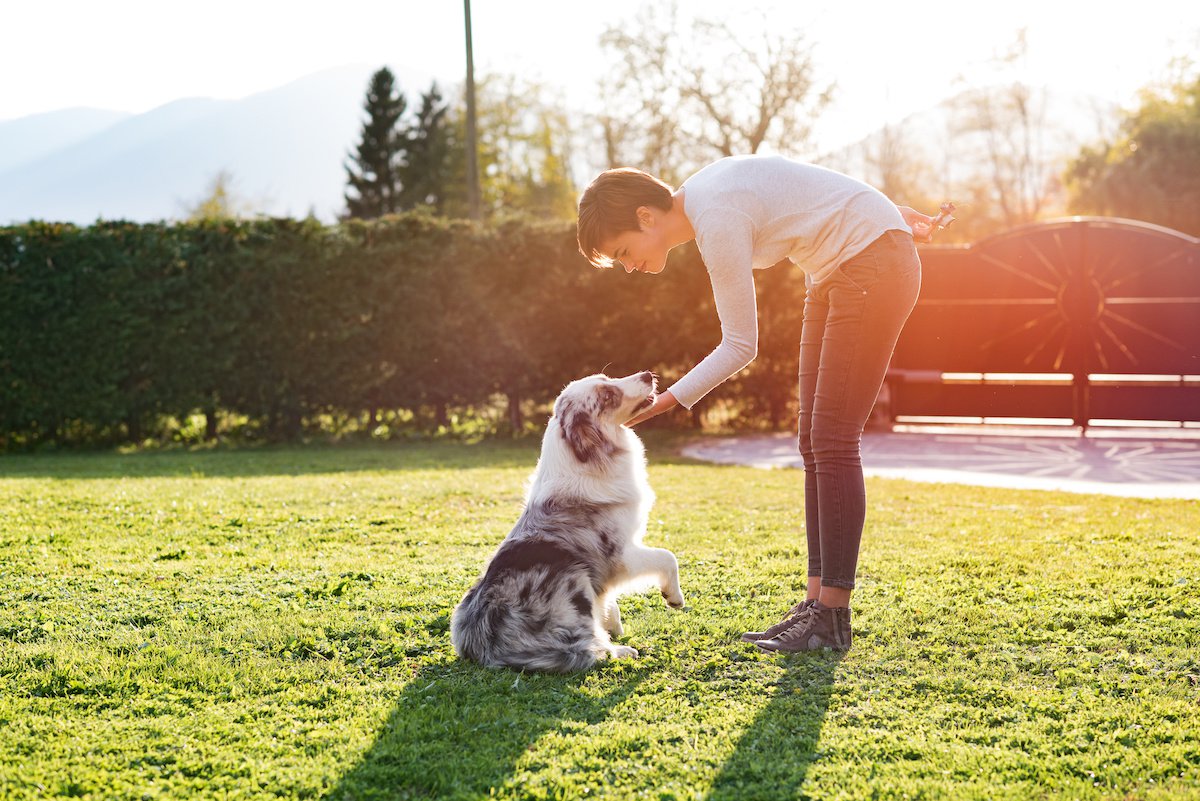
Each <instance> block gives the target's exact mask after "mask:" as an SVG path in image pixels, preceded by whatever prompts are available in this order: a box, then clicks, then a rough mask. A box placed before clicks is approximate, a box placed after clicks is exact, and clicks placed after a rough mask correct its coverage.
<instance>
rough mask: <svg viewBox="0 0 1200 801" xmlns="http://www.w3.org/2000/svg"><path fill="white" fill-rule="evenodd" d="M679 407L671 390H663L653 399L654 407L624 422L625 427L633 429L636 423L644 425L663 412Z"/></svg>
mask: <svg viewBox="0 0 1200 801" xmlns="http://www.w3.org/2000/svg"><path fill="white" fill-rule="evenodd" d="M678 405H679V401H677V400H675V396H674V395H672V394H671V390H669V389H668V390H664V391H663V392H660V393H658V397H656V398H655V399H654V405H653V406H651V407H650V408H649V409H646V410H645V411H644V412H642V413H641V414H639V415H636V416H634V417H632V418H630V419H629V420H628V421H626V423H625V425H627V426H629V427H630V428H633V427H634V426H636V425H637V424H638V423H644V422H645V421H647V420H649V419H650V418H651V417H657V416H658V415H660V414H662V413H663V412H669V411H671V410H672V409H674V408H675V407H676V406H678Z"/></svg>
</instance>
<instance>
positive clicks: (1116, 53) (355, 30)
mask: <svg viewBox="0 0 1200 801" xmlns="http://www.w3.org/2000/svg"><path fill="white" fill-rule="evenodd" d="M666 1H667V0H663V2H666ZM642 2H643V0H601V1H600V2H595V1H594V0H593V1H590V2H573V1H572V0H474V2H473V3H472V6H473V8H472V12H473V18H474V34H475V54H476V55H475V59H476V69H477V71H479V72H482V71H488V70H492V71H498V72H512V73H517V74H521V75H525V76H528V77H533V78H539V79H541V80H544V81H550V82H556V83H559V84H562V85H563V87H564V90H565V92H566V95H567V98H568V100H569V101H570V102H571V103H572V104H573V105H575V106H576V107H582V106H584V105H585V104H586V103H587V101H588V98H589V96H590V94H591V92H592V90H593V88H594V87H595V86H596V83H597V80H598V79H599V78H600V77H601V76H602V74H603V72H604V64H605V62H604V58H603V56H602V53H601V51H600V48H599V45H598V38H599V35H600V33H601V32H602V31H603V30H604V29H605V28H606V27H607V26H609V25H612V24H618V23H621V22H622V21H628V20H631V19H632V18H633V16H634V14H635V13H636V11H637V9H638V7H639V6H640V5H641V3H642ZM6 6H7V7H6V8H5V9H4V12H3V17H4V26H5V29H6V31H5V37H4V38H5V42H4V47H3V48H0V75H3V76H4V79H3V84H2V86H3V89H2V90H0V120H6V119H12V118H16V117H21V116H25V115H28V114H34V113H38V112H43V111H50V110H54V109H59V108H68V107H74V106H88V107H96V108H107V109H116V110H122V111H132V112H140V111H146V110H149V109H151V108H153V107H155V106H158V105H161V104H163V103H166V102H168V101H170V100H173V99H177V98H180V97H197V96H200V97H216V98H238V97H244V96H246V95H249V94H253V93H255V92H259V91H263V90H266V89H270V88H274V87H276V86H279V85H282V84H284V83H287V82H289V81H291V80H293V79H296V78H299V77H302V76H304V75H307V74H309V73H313V72H317V71H319V70H322V69H325V68H328V67H334V66H341V65H344V64H350V63H363V64H370V65H382V64H388V65H390V66H392V67H393V68H395V69H397V71H398V72H399V73H401V74H413V73H417V74H422V75H427V76H430V77H437V78H439V79H440V80H442V81H443V82H455V81H459V80H461V77H462V75H463V71H464V56H463V35H462V14H463V4H462V2H461V0H420V1H415V0H391V1H390V2H384V1H383V0H339V2H336V3H334V2H324V3H314V2H304V1H303V0H288V1H287V2H283V1H282V0H236V2H235V1H233V0H205V2H196V0H106V2H96V0H37V2H32V1H31V0H24V2H19V3H17V2H13V3H9V4H6ZM680 6H681V7H682V8H683V9H685V10H686V11H687V12H689V13H697V14H703V15H720V14H722V13H726V12H725V9H728V8H731V7H733V8H735V9H736V12H737V13H738V14H739V16H742V17H746V18H750V17H752V16H753V15H755V14H758V13H761V14H762V15H764V16H765V17H766V18H767V19H769V20H771V22H772V24H778V25H779V26H781V27H785V28H792V27H795V26H799V25H802V26H803V28H804V30H805V31H806V34H807V38H808V39H809V40H810V41H812V42H814V43H815V45H816V55H817V58H818V63H819V68H820V70H821V75H822V76H823V78H824V79H825V80H833V81H836V83H837V86H838V92H837V95H836V102H835V104H834V105H833V106H832V107H831V108H830V110H829V111H828V112H827V114H826V115H824V117H823V118H822V121H821V127H820V128H819V129H818V133H819V135H821V136H822V137H823V138H824V139H826V140H830V141H832V140H839V139H842V140H844V139H848V138H850V137H854V136H856V135H859V134H863V133H866V132H868V131H870V130H872V129H874V128H875V127H877V126H878V125H879V124H881V123H882V122H884V121H887V120H890V119H898V118H901V117H903V116H904V115H905V114H907V113H909V112H911V111H915V110H918V109H921V108H924V107H927V106H929V105H932V104H933V103H935V102H936V101H937V100H939V99H941V98H943V97H945V96H948V95H950V94H952V93H953V92H954V91H955V88H956V85H955V83H954V80H955V78H956V76H959V75H962V74H967V75H972V76H980V75H981V73H982V72H983V71H984V68H985V66H986V64H987V61H988V59H990V58H991V57H992V56H993V55H994V54H995V53H997V52H998V51H1000V50H1003V49H1004V48H1005V47H1007V46H1008V45H1009V44H1010V43H1011V42H1012V41H1013V40H1014V38H1015V34H1016V31H1017V30H1018V29H1020V28H1026V29H1027V31H1028V33H1027V39H1028V43H1029V54H1028V68H1029V73H1030V74H1029V76H1028V77H1029V79H1030V80H1031V81H1033V82H1035V83H1038V84H1045V85H1048V86H1052V87H1060V88H1063V89H1069V90H1072V91H1080V90H1081V91H1086V92H1089V93H1091V94H1094V95H1096V96H1097V97H1099V98H1102V99H1107V100H1113V101H1116V102H1120V103H1126V104H1127V103H1129V102H1130V100H1131V99H1132V97H1133V95H1134V93H1135V92H1136V90H1137V89H1138V88H1139V87H1141V86H1143V85H1145V84H1146V83H1148V82H1150V81H1153V80H1155V79H1159V78H1161V77H1162V76H1163V75H1164V74H1165V71H1166V68H1167V64H1168V62H1169V60H1170V59H1171V57H1172V56H1178V55H1184V54H1192V55H1197V54H1200V0H1138V2H1136V3H1131V2H1123V1H1122V2H1115V1H1113V0H1038V1H1036V2H1031V1H1028V0H1005V2H1003V3H980V2H974V1H973V0H955V1H954V2H942V3H936V2H934V3H920V4H914V3H907V4H905V3H898V2H878V1H877V0H811V1H806V0H789V1H787V2H766V1H765V0H764V1H762V2H760V1H758V0H736V2H731V0H683V2H681V3H680ZM404 88H405V89H406V90H407V91H408V92H409V93H410V94H415V93H416V92H418V91H420V90H421V89H423V88H425V87H423V86H422V87H404Z"/></svg>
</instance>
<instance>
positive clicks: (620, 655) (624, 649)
mask: <svg viewBox="0 0 1200 801" xmlns="http://www.w3.org/2000/svg"><path fill="white" fill-rule="evenodd" d="M609 655H610V656H611V657H612V658H613V659H636V658H637V655H638V652H637V649H636V648H630V647H629V646H628V645H614V646H613V647H612V650H611V651H609Z"/></svg>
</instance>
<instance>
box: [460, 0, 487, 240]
mask: <svg viewBox="0 0 1200 801" xmlns="http://www.w3.org/2000/svg"><path fill="white" fill-rule="evenodd" d="M463 16H464V18H465V20H466V29H467V205H468V209H469V212H470V215H471V219H472V220H478V219H480V218H482V216H483V212H482V208H481V203H480V198H479V158H478V157H479V143H478V135H477V133H476V131H475V56H474V54H473V52H472V47H471V0H463Z"/></svg>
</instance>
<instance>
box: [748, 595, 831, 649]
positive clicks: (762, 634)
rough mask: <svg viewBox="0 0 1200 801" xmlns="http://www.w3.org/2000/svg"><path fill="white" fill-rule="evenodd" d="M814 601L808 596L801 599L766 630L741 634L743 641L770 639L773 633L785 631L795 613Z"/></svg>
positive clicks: (793, 618) (793, 619)
mask: <svg viewBox="0 0 1200 801" xmlns="http://www.w3.org/2000/svg"><path fill="white" fill-rule="evenodd" d="M816 602H817V601H816V599H815V598H808V599H805V600H803V601H801V602H800V603H798V604H796V605H795V606H793V607H792V608H791V609H789V610H788V611H787V614H786V615H784V616H783V620H780V621H779V622H778V623H776V624H775V625H774V626H771V628H769V629H767V630H766V631H747V632H746V633H745V634H743V635H742V640H743V641H744V642H756V641H758V640H769V639H771V638H772V637H774V636H775V635H777V634H780V633H782V632H783V631H785V630H786V629H787V628H788V627H789V626H791V625H792V623H793V622H795V620H796V616H797V615H799V614H800V613H801V612H803V611H804V610H805V609H807V608H808V607H810V606H812V605H813V604H815V603H816Z"/></svg>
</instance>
